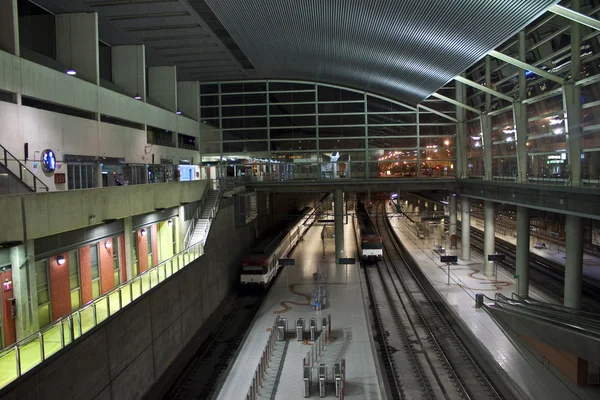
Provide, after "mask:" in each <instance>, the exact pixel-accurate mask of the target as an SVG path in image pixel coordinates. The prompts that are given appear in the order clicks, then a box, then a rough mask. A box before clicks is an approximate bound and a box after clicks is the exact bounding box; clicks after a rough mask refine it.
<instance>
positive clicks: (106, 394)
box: [0, 205, 254, 400]
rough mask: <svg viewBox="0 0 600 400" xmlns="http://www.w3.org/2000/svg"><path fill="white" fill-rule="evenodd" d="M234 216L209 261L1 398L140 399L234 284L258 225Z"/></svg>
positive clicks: (214, 236)
mask: <svg viewBox="0 0 600 400" xmlns="http://www.w3.org/2000/svg"><path fill="white" fill-rule="evenodd" d="M233 219H234V209H233V206H232V205H226V206H224V207H223V208H221V210H220V211H219V214H218V215H217V218H216V220H215V222H214V223H213V225H212V228H211V232H210V234H209V236H208V239H207V251H206V254H205V255H204V256H202V257H201V258H200V259H198V260H196V261H195V262H194V263H192V264H191V265H189V266H187V267H186V268H184V269H183V270H182V271H180V272H179V273H177V274H176V275H175V276H174V277H172V278H171V279H169V280H167V281H165V282H163V283H162V284H161V285H159V286H158V287H157V288H155V289H154V290H152V291H150V292H149V293H146V294H145V295H144V296H143V297H141V298H140V299H138V300H137V301H136V302H135V303H134V304H132V305H131V306H129V307H127V308H126V309H125V310H123V311H121V312H120V313H118V314H116V315H115V316H113V317H112V318H109V319H108V320H106V321H105V322H103V323H102V324H100V325H99V326H98V327H96V329H95V330H94V331H93V332H91V333H89V334H88V335H87V336H86V337H85V338H84V339H81V340H79V341H77V342H76V343H74V344H73V345H72V346H70V347H68V348H67V349H65V350H63V352H62V353H61V354H59V355H55V356H54V357H52V358H51V359H50V360H48V361H47V362H46V363H45V364H43V365H41V366H38V367H37V368H36V369H34V370H32V371H30V372H29V373H28V374H26V375H25V376H24V377H23V378H22V379H21V380H20V381H17V382H15V383H14V384H13V385H12V386H9V387H8V388H6V389H5V390H4V391H1V392H0V398H2V399H6V400H13V399H38V400H42V399H61V400H63V399H78V400H79V399H81V400H84V399H102V400H105V399H106V400H109V399H110V400H121V399H123V400H134V399H139V398H141V397H142V396H143V395H144V394H145V393H146V392H147V391H148V390H150V388H151V387H152V386H153V385H154V383H155V382H156V381H157V380H158V379H159V378H160V376H161V374H162V373H163V372H164V371H165V370H166V368H167V367H168V366H169V364H170V363H171V362H172V361H173V360H174V359H175V358H176V357H177V355H178V354H179V352H180V351H181V350H182V348H183V347H184V346H185V345H187V343H188V342H189V341H190V339H191V338H192V337H193V336H194V334H195V333H196V332H197V331H198V330H199V329H201V328H202V325H203V323H204V321H205V320H206V319H207V318H208V317H209V316H210V315H211V314H212V313H213V312H214V311H215V310H216V309H217V307H218V305H219V303H220V302H221V301H222V300H223V299H224V298H225V296H226V295H227V294H228V293H229V292H230V291H231V289H232V287H233V284H234V283H235V282H236V279H237V274H238V270H239V268H238V265H239V259H240V258H241V257H242V256H243V254H244V253H245V252H246V251H247V250H248V248H249V246H250V243H251V240H252V237H253V229H254V228H253V227H252V225H247V226H245V227H242V228H234V223H233Z"/></svg>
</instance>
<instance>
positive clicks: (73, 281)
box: [68, 250, 79, 289]
mask: <svg viewBox="0 0 600 400" xmlns="http://www.w3.org/2000/svg"><path fill="white" fill-rule="evenodd" d="M68 262H69V282H70V287H71V289H75V288H78V287H79V257H78V253H77V250H72V251H70V252H69V255H68Z"/></svg>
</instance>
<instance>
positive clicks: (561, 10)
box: [548, 5, 600, 31]
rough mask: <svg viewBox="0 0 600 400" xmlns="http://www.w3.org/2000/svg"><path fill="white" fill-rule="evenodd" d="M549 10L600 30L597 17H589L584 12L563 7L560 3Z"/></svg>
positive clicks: (599, 22)
mask: <svg viewBox="0 0 600 400" xmlns="http://www.w3.org/2000/svg"><path fill="white" fill-rule="evenodd" d="M573 8H575V7H573ZM548 11H550V12H552V13H554V14H556V15H560V16H561V17H565V18H566V19H570V20H571V21H575V22H577V23H578V24H581V25H585V26H587V27H589V28H592V29H595V30H597V31H598V30H600V21H598V20H597V19H595V18H592V17H588V16H587V15H585V14H582V13H580V12H578V11H575V10H571V9H569V8H567V7H563V6H559V5H553V6H552V7H550V8H549V9H548Z"/></svg>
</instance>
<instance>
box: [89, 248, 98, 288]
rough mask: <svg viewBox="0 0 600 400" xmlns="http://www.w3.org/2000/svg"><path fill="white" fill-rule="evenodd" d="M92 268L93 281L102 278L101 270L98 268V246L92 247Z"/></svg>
mask: <svg viewBox="0 0 600 400" xmlns="http://www.w3.org/2000/svg"><path fill="white" fill-rule="evenodd" d="M90 266H91V268H92V280H93V279H98V278H99V277H100V268H99V266H98V245H97V244H94V245H92V246H90Z"/></svg>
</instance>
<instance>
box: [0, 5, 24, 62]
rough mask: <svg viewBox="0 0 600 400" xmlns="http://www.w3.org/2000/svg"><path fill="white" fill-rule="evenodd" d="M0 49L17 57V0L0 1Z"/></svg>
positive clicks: (18, 50) (18, 51)
mask: <svg viewBox="0 0 600 400" xmlns="http://www.w3.org/2000/svg"><path fill="white" fill-rule="evenodd" d="M0 11H1V12H0V49H3V50H6V51H8V52H9V53H11V54H14V55H16V56H18V55H19V54H20V49H19V15H18V13H17V0H0Z"/></svg>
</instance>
